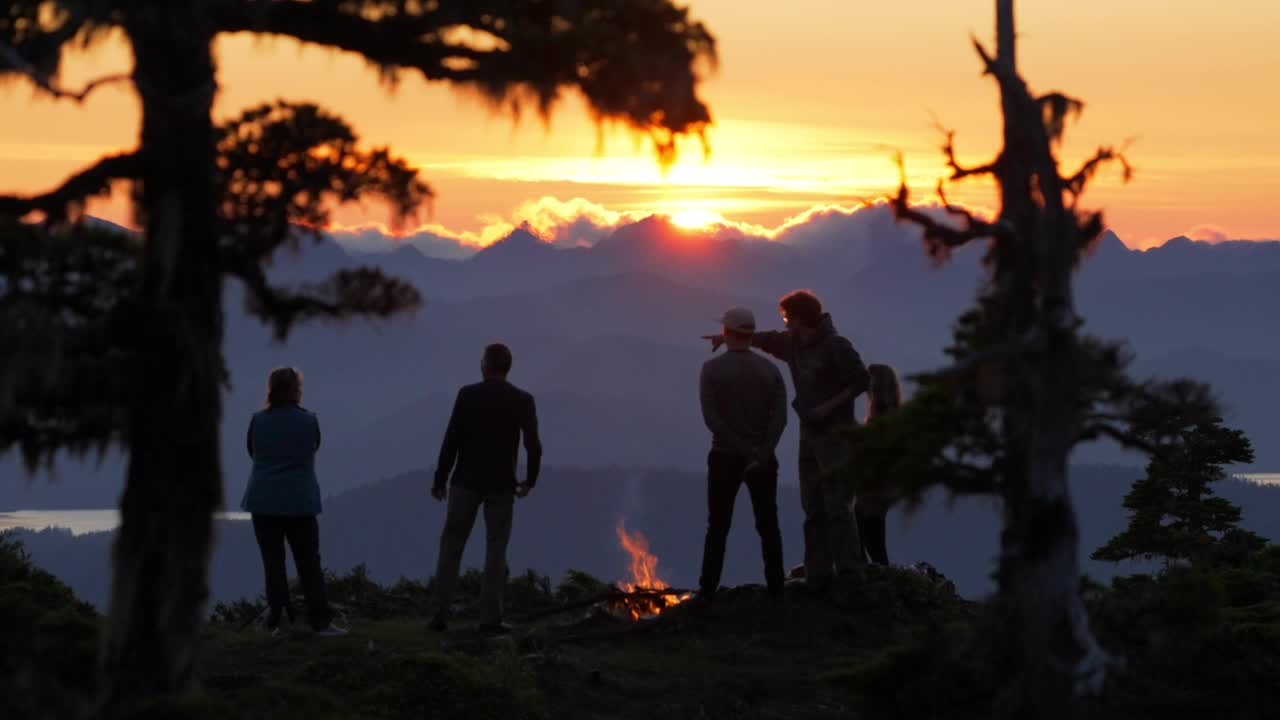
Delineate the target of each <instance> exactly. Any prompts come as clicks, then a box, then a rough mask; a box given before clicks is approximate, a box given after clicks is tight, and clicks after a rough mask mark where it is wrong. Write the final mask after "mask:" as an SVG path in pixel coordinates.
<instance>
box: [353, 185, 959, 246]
mask: <svg viewBox="0 0 1280 720" xmlns="http://www.w3.org/2000/svg"><path fill="white" fill-rule="evenodd" d="M924 209H925V210H926V211H929V212H932V213H936V214H937V216H938V217H939V218H944V217H945V215H946V213H944V212H943V211H942V210H941V208H937V207H933V206H924ZM653 214H668V213H665V212H657V213H655V212H642V211H636V210H625V211H618V210H612V209H609V208H607V207H605V206H603V205H600V204H598V203H594V202H591V201H590V200H586V199H584V198H581V197H575V198H570V199H568V200H561V199H559V198H556V197H552V196H544V197H541V198H538V199H536V200H529V201H527V202H524V203H521V204H520V205H518V206H516V207H515V208H514V209H513V210H512V211H511V212H510V213H509V214H508V215H506V216H501V215H490V216H484V217H481V218H480V219H481V221H482V222H483V223H484V224H483V226H482V227H481V228H480V229H479V230H478V231H456V230H452V229H450V228H447V227H444V226H442V225H439V224H429V225H423V226H420V227H418V228H416V229H414V230H412V231H409V232H404V233H400V234H398V235H397V234H395V233H392V232H391V231H390V230H389V229H388V228H387V227H386V226H384V225H380V224H366V225H358V226H349V227H338V228H334V229H331V230H330V235H331V236H332V237H333V238H334V239H335V240H336V241H337V242H339V243H340V244H341V245H343V246H344V247H346V248H347V249H349V250H352V251H355V252H361V253H379V252H390V251H391V250H393V249H395V248H396V247H398V246H400V245H404V244H408V245H412V246H413V247H416V248H417V249H418V250H420V251H421V252H422V253H423V254H425V255H428V256H431V257H437V258H447V259H461V258H466V257H469V256H471V255H473V254H475V253H476V252H478V251H479V250H480V249H481V248H484V247H486V246H488V245H491V244H493V243H495V242H498V241H499V240H501V239H503V238H505V237H506V236H507V235H509V234H510V233H511V232H512V231H514V230H515V229H516V228H519V227H522V226H526V225H527V226H528V228H529V229H530V230H532V231H533V232H534V233H535V234H537V235H538V236H539V237H541V238H542V239H543V240H545V241H546V242H547V243H549V244H551V245H555V246H557V247H563V248H572V247H590V246H592V245H595V244H596V243H598V242H600V241H601V240H603V239H604V238H606V237H608V236H609V235H611V234H613V233H614V232H615V231H617V230H618V229H619V228H621V227H622V226H624V225H628V224H630V223H633V222H637V221H639V220H642V219H644V218H645V217H648V216H650V215H653ZM670 214H677V213H670ZM979 214H981V213H979ZM694 232H696V231H694ZM703 232H705V233H706V235H707V236H709V237H713V238H717V239H738V240H745V241H755V242H778V243H785V244H788V245H792V246H795V247H799V248H812V249H814V250H818V251H823V252H833V251H834V252H837V253H839V254H841V255H843V256H844V257H845V258H846V259H848V260H849V261H850V262H854V263H860V262H862V261H864V260H865V259H866V256H867V253H868V252H870V251H871V250H872V248H874V247H875V242H874V241H876V240H888V241H890V242H891V243H916V242H919V238H920V235H919V232H918V231H916V230H914V229H913V228H911V227H910V226H909V225H903V224H901V223H898V222H897V220H896V219H895V218H894V215H893V212H892V210H891V209H890V208H889V206H888V205H887V204H885V203H884V202H876V203H867V204H854V205H838V204H821V205H815V206H813V207H811V208H809V209H807V210H805V211H803V212H800V213H798V214H796V215H793V216H791V217H789V218H786V219H785V220H783V221H782V222H781V223H779V224H778V225H776V226H772V227H770V226H766V225H758V224H755V223H750V222H742V221H736V220H733V219H724V220H722V221H718V222H715V223H713V224H711V225H709V226H708V227H707V228H705V230H703Z"/></svg>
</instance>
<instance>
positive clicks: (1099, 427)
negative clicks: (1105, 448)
mask: <svg viewBox="0 0 1280 720" xmlns="http://www.w3.org/2000/svg"><path fill="white" fill-rule="evenodd" d="M1101 438H1110V439H1112V440H1114V441H1116V442H1117V443H1119V444H1120V445H1121V446H1123V447H1126V448H1129V449H1130V450H1140V451H1142V452H1144V453H1147V454H1148V455H1154V454H1156V453H1157V452H1159V447H1158V446H1157V445H1154V444H1152V443H1150V442H1147V441H1146V440H1144V439H1142V438H1141V437H1140V436H1138V435H1137V434H1135V433H1132V432H1130V431H1127V430H1124V429H1121V428H1119V427H1117V426H1115V425H1112V424H1110V423H1106V422H1089V423H1086V424H1085V425H1084V427H1083V428H1081V429H1080V432H1078V433H1076V442H1077V443H1081V442H1089V441H1092V440H1098V439H1101Z"/></svg>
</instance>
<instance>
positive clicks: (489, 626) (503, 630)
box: [480, 622, 511, 635]
mask: <svg viewBox="0 0 1280 720" xmlns="http://www.w3.org/2000/svg"><path fill="white" fill-rule="evenodd" d="M480 632H482V633H484V634H485V635H510V634H511V626H510V625H508V624H506V623H504V622H496V623H484V624H482V625H481V626H480Z"/></svg>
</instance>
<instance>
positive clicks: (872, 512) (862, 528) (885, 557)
mask: <svg viewBox="0 0 1280 720" xmlns="http://www.w3.org/2000/svg"><path fill="white" fill-rule="evenodd" d="M853 513H854V515H855V516H856V517H857V518H858V537H859V538H861V539H862V549H863V550H865V551H866V553H867V559H869V560H870V561H871V562H873V563H875V564H877V565H888V564H889V549H888V547H887V546H886V544H885V521H886V518H887V516H888V514H889V513H888V510H887V509H885V508H883V507H880V506H879V504H878V503H868V502H864V501H862V500H859V501H858V502H857V504H856V505H854V508H853Z"/></svg>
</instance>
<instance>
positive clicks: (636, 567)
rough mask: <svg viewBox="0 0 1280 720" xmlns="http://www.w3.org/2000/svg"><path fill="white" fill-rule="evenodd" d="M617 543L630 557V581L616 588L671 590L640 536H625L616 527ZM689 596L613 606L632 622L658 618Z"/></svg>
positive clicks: (622, 528)
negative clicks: (656, 616) (619, 543)
mask: <svg viewBox="0 0 1280 720" xmlns="http://www.w3.org/2000/svg"><path fill="white" fill-rule="evenodd" d="M618 540H619V542H621V543H622V548H623V549H624V550H626V551H627V554H628V555H630V556H631V567H630V577H629V578H628V579H627V580H623V581H620V582H619V583H618V588H619V589H620V590H622V591H624V592H628V593H633V592H637V591H644V590H667V589H669V588H670V587H671V586H670V585H668V584H667V583H666V582H665V581H663V579H662V578H660V577H658V558H657V557H655V556H654V555H653V553H651V552H649V541H648V539H646V538H645V536H644V535H642V534H640V533H639V532H636V533H628V532H627V528H626V525H625V524H624V523H621V522H619V523H618ZM689 597H690V596H689V595H678V596H677V595H657V596H654V597H652V598H629V599H627V600H620V601H618V602H617V603H615V604H614V609H615V610H618V611H620V612H623V613H625V614H627V615H629V616H630V617H631V619H632V620H639V619H640V618H642V617H648V616H652V615H658V614H660V613H661V612H662V611H663V610H666V609H667V608H669V607H673V606H676V605H679V604H680V603H682V602H684V601H685V600H688V599H689Z"/></svg>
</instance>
